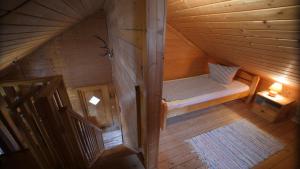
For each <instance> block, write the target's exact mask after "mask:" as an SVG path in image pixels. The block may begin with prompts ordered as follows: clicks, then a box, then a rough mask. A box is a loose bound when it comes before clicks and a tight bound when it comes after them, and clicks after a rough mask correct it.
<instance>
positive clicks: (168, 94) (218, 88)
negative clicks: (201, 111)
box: [163, 74, 249, 110]
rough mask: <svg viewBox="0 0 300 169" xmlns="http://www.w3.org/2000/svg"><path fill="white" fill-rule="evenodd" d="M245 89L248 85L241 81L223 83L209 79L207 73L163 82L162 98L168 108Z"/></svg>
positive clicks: (187, 104)
mask: <svg viewBox="0 0 300 169" xmlns="http://www.w3.org/2000/svg"><path fill="white" fill-rule="evenodd" d="M246 91H249V86H248V85H246V84H244V83H242V82H239V81H233V82H232V83H231V84H228V85H225V84H221V83H218V82H216V81H214V80H212V79H210V78H209V76H208V74H205V75H200V76H193V77H189V78H183V79H176V80H168V81H164V82H163V99H165V100H166V102H167V106H168V110H172V109H176V108H182V107H185V106H189V105H193V104H198V103H202V102H206V101H210V100H214V99H217V98H221V97H225V96H229V95H232V94H237V93H242V92H246Z"/></svg>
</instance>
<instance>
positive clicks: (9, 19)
mask: <svg viewBox="0 0 300 169" xmlns="http://www.w3.org/2000/svg"><path fill="white" fill-rule="evenodd" d="M1 24H17V25H22V24H24V25H30V24H32V25H39V24H41V25H49V26H64V27H66V26H67V25H71V24H72V23H67V22H62V21H54V20H48V19H45V18H39V17H34V16H29V15H20V14H15V13H11V14H9V15H7V16H5V17H4V18H0V25H1Z"/></svg>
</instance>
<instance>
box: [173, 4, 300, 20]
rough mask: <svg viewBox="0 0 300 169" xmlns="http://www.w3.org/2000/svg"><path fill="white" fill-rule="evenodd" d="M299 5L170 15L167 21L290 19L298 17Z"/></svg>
mask: <svg viewBox="0 0 300 169" xmlns="http://www.w3.org/2000/svg"><path fill="white" fill-rule="evenodd" d="M299 10H300V6H299V5H297V6H289V7H280V8H272V9H262V10H252V11H241V12H232V13H222V14H208V15H197V16H185V17H171V18H168V20H169V22H181V23H186V22H197V21H210V20H214V21H257V20H267V21H268V20H291V19H299V15H298V11H299Z"/></svg>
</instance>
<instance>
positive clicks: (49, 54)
mask: <svg viewBox="0 0 300 169" xmlns="http://www.w3.org/2000/svg"><path fill="white" fill-rule="evenodd" d="M94 35H98V36H100V37H102V38H103V39H105V40H106V41H108V40H107V27H106V22H105V15H104V12H103V11H99V12H97V13H96V14H94V15H92V16H90V17H88V18H87V19H85V20H84V21H82V22H80V23H79V24H77V25H75V26H73V27H72V28H71V29H70V30H67V31H66V32H64V33H62V34H61V35H59V36H57V37H55V38H54V39H52V40H51V41H49V42H47V43H46V44H45V45H43V46H42V47H40V48H39V49H37V50H36V51H35V52H33V53H32V54H30V55H28V56H26V57H24V58H23V59H22V60H20V61H18V62H17V64H16V65H14V66H12V67H13V68H12V69H11V70H10V71H9V73H8V74H7V75H6V77H5V78H6V79H8V78H30V77H43V76H51V75H59V74H62V75H63V78H64V81H65V83H66V85H67V87H81V86H89V85H97V84H106V83H110V82H111V64H110V61H109V59H108V58H107V57H103V54H104V53H105V51H104V50H103V49H101V48H100V46H102V45H103V44H102V42H101V41H100V40H98V39H96V38H95V37H94Z"/></svg>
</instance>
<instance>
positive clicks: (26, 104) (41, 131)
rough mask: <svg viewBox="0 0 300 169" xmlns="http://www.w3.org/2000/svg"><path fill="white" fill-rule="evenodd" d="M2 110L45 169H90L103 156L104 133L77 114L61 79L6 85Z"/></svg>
mask: <svg viewBox="0 0 300 169" xmlns="http://www.w3.org/2000/svg"><path fill="white" fill-rule="evenodd" d="M0 92H1V95H2V97H3V98H4V99H5V101H6V103H7V106H8V109H7V110H2V108H1V112H4V113H3V115H4V117H5V119H6V120H7V121H9V122H10V123H9V124H10V125H11V127H12V128H14V129H15V130H14V132H16V133H15V134H16V135H18V136H19V139H20V140H19V141H20V142H21V143H22V144H23V145H21V146H22V147H24V148H27V149H29V150H30V152H31V153H32V154H33V156H34V157H35V159H36V161H37V162H38V164H39V165H40V167H41V168H43V169H50V168H51V169H56V168H57V169H60V168H62V169H64V168H67V169H69V168H70V169H73V168H89V167H90V166H91V165H92V164H93V163H94V162H95V161H96V160H97V159H98V158H99V156H100V155H101V153H102V152H103V149H104V146H103V140H102V132H101V129H99V128H98V127H97V126H95V125H93V124H92V123H91V122H89V121H87V120H85V119H84V118H83V117H81V116H80V115H78V114H77V113H75V112H73V110H72V107H71V104H70V101H69V98H68V95H67V92H66V88H65V85H64V83H63V80H62V77H61V76H53V77H47V78H39V79H34V80H26V81H17V82H2V83H1V84H0Z"/></svg>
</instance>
